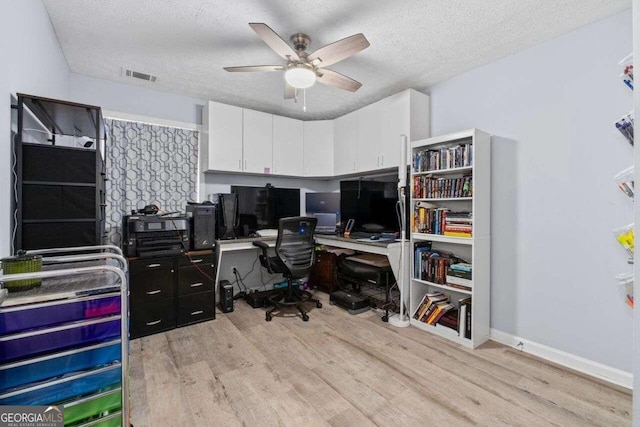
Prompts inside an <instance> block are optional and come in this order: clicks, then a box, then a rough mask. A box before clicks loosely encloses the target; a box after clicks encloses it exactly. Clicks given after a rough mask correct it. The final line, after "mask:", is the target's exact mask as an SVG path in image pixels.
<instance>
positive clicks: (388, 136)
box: [380, 91, 410, 168]
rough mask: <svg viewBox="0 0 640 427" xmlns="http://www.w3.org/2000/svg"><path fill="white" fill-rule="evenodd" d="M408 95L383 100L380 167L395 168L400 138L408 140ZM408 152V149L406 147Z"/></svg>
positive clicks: (398, 162)
mask: <svg viewBox="0 0 640 427" xmlns="http://www.w3.org/2000/svg"><path fill="white" fill-rule="evenodd" d="M408 101H409V94H408V93H407V92H406V91H405V92H401V93H399V94H396V95H393V96H390V97H388V98H385V99H383V100H382V101H381V102H382V133H381V136H382V138H381V143H380V157H381V159H382V161H381V164H380V167H382V168H391V167H393V168H397V167H398V165H399V164H400V141H401V139H400V136H401V135H406V136H407V138H409V122H410V120H409V113H410V107H409V102H408ZM407 150H408V151H410V150H409V147H407Z"/></svg>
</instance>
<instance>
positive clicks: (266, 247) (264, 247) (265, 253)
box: [253, 240, 269, 256]
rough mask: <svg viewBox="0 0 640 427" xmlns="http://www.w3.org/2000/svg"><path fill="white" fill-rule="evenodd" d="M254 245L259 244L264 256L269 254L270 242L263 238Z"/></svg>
mask: <svg viewBox="0 0 640 427" xmlns="http://www.w3.org/2000/svg"><path fill="white" fill-rule="evenodd" d="M253 246H257V247H259V248H260V249H262V254H263V255H264V256H267V250H268V249H269V245H268V244H266V243H265V242H263V241H262V240H256V241H255V242H253Z"/></svg>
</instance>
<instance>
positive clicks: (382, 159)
mask: <svg viewBox="0 0 640 427" xmlns="http://www.w3.org/2000/svg"><path fill="white" fill-rule="evenodd" d="M380 166H384V156H380Z"/></svg>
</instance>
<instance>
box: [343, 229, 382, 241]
mask: <svg viewBox="0 0 640 427" xmlns="http://www.w3.org/2000/svg"><path fill="white" fill-rule="evenodd" d="M373 236H380V233H370V232H367V231H353V232H351V234H349V237H351V238H352V239H370V238H371V237H373Z"/></svg>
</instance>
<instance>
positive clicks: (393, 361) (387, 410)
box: [131, 293, 631, 427]
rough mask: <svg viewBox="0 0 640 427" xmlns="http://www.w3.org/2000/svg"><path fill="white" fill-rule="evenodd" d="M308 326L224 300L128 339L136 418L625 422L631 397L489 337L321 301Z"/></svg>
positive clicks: (144, 422)
mask: <svg viewBox="0 0 640 427" xmlns="http://www.w3.org/2000/svg"><path fill="white" fill-rule="evenodd" d="M318 295H320V296H321V300H322V301H323V303H324V307H323V308H322V309H316V308H313V310H311V311H310V320H309V322H303V321H302V320H301V319H300V318H299V317H298V318H295V319H293V318H283V317H280V316H277V317H275V318H274V319H273V321H271V322H266V321H265V320H264V309H252V308H250V307H249V306H248V305H247V304H245V303H244V302H243V301H237V302H236V309H235V311H234V312H233V313H228V314H220V313H219V314H218V318H217V319H216V320H214V321H210V322H205V323H200V324H197V325H193V326H188V327H184V328H179V329H175V330H172V331H169V332H167V333H162V334H157V335H153V336H150V337H145V338H141V339H137V340H134V341H132V342H131V406H132V423H133V424H134V425H135V426H136V427H142V426H216V427H217V426H240V425H243V426H270V425H284V426H286V425H291V426H316V425H318V426H320V425H325V426H326V425H331V426H358V427H359V426H368V425H378V426H405V425H406V426H424V425H430V424H432V423H434V425H435V423H437V425H439V426H463V425H484V426H496V425H518V426H537V425H555V426H591V425H600V426H625V425H631V393H630V392H629V391H627V390H624V389H621V388H618V387H613V386H609V385H607V384H606V383H603V382H601V381H598V380H594V379H591V378H589V377H586V376H583V375H580V374H577V373H575V372H573V371H570V370H567V369H565V368H562V367H559V366H556V365H553V364H551V363H548V362H545V361H543V360H541V359H538V358H536V357H533V356H529V355H527V354H524V353H521V352H519V351H517V350H514V349H511V348H508V347H505V346H502V345H500V344H496V343H493V342H489V343H487V344H485V345H484V346H482V347H480V348H479V349H476V350H468V349H465V348H463V347H460V346H458V345H456V344H453V343H450V342H449V341H447V340H444V339H441V338H439V337H436V336H433V335H431V334H428V333H425V332H422V331H419V330H417V329H416V328H413V327H410V328H404V329H398V328H394V327H392V326H389V325H388V324H386V323H383V322H382V321H381V320H380V317H379V315H378V314H377V313H375V312H368V313H365V314H360V315H357V316H350V315H349V314H347V313H346V311H344V310H342V309H340V308H338V307H335V306H330V305H329V304H328V297H327V295H326V294H322V293H319V294H318Z"/></svg>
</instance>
